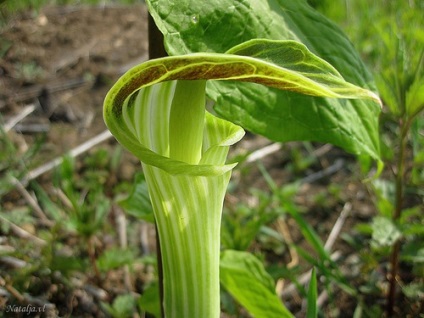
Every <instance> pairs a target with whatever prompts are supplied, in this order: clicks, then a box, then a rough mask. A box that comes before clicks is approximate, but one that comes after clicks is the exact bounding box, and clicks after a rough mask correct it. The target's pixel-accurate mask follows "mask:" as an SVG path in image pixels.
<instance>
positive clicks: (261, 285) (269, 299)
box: [219, 250, 293, 318]
mask: <svg viewBox="0 0 424 318" xmlns="http://www.w3.org/2000/svg"><path fill="white" fill-rule="evenodd" d="M219 268H220V281H221V284H222V285H223V286H224V287H225V289H227V290H228V291H229V292H230V293H231V295H233V297H234V298H235V299H237V301H238V302H239V303H240V304H242V305H243V306H244V307H245V308H246V309H247V310H248V311H249V313H251V314H252V315H253V317H268V318H273V317H275V318H285V317H287V318H291V317H293V315H292V314H290V312H289V311H288V310H287V309H286V307H284V305H283V303H282V302H281V300H280V299H279V298H278V296H277V294H276V292H275V287H274V282H273V280H272V278H271V276H270V275H269V274H268V273H267V272H266V270H265V269H264V267H263V265H262V263H261V262H260V261H259V260H258V259H257V258H256V257H255V256H253V255H252V254H250V253H247V252H241V251H233V250H226V251H224V252H222V253H221V262H220V264H219Z"/></svg>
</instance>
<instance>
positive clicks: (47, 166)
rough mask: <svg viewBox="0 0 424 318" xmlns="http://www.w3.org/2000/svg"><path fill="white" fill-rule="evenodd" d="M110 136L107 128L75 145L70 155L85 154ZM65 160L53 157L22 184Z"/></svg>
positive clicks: (27, 176)
mask: <svg viewBox="0 0 424 318" xmlns="http://www.w3.org/2000/svg"><path fill="white" fill-rule="evenodd" d="M110 137H112V134H111V133H110V131H109V130H105V131H104V132H102V133H100V134H98V135H97V136H95V137H93V138H91V139H89V140H87V141H86V142H84V143H83V144H81V145H79V146H78V147H75V148H74V149H72V150H71V151H70V152H69V155H70V156H71V157H77V156H79V155H81V154H83V153H84V152H86V151H88V150H90V149H91V148H93V147H94V146H96V145H98V144H100V143H102V142H104V141H106V140H108V139H109V138H110ZM62 161H63V157H58V158H56V159H53V160H51V161H49V162H47V163H45V164H43V165H42V166H40V167H38V168H36V169H34V170H31V171H30V172H29V173H28V174H27V175H26V176H25V177H24V178H23V179H22V180H21V184H22V185H23V186H24V187H25V186H27V185H28V183H29V182H30V181H31V180H34V179H36V178H38V177H39V176H41V175H42V174H44V173H46V172H48V171H50V170H52V169H54V168H56V167H57V166H58V165H60V164H61V163H62Z"/></svg>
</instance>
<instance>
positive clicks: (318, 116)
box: [147, 0, 379, 158]
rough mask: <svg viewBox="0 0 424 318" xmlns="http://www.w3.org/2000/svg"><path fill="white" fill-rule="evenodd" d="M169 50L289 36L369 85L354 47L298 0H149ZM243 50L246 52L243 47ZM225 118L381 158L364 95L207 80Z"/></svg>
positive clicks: (372, 107) (374, 112) (274, 135)
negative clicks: (342, 97) (333, 94)
mask: <svg viewBox="0 0 424 318" xmlns="http://www.w3.org/2000/svg"><path fill="white" fill-rule="evenodd" d="M147 3H148V6H149V11H150V13H151V14H152V16H153V18H154V19H155V22H156V24H157V25H158V27H159V29H160V30H161V31H162V33H163V34H164V36H165V45H166V48H167V51H168V53H169V54H170V55H180V54H187V53H193V52H226V51H228V50H229V49H230V48H232V47H234V46H236V45H238V44H240V43H243V42H245V41H248V40H251V39H255V38H267V39H274V40H284V39H293V40H296V41H300V42H302V43H304V44H305V45H306V46H307V47H308V48H309V49H310V50H311V51H312V52H313V53H315V54H316V55H318V56H320V57H321V58H323V59H325V60H326V61H328V62H330V63H331V64H332V65H333V66H334V67H335V68H336V69H337V70H338V71H339V72H340V73H341V74H342V75H343V77H344V78H345V79H346V80H347V81H349V82H351V83H354V84H356V85H359V86H362V87H365V88H368V89H371V90H374V84H373V80H372V77H371V75H370V74H369V72H368V71H367V70H366V68H365V66H364V65H363V63H362V62H361V60H360V58H359V56H358V54H357V53H356V51H355V49H354V47H353V45H352V44H351V43H350V42H349V40H348V39H347V38H346V37H345V36H344V34H343V33H342V32H341V31H340V30H339V28H338V27H337V26H336V25H335V24H333V23H332V22H330V21H329V20H327V19H326V18H325V17H323V16H322V15H320V14H319V13H317V12H316V11H314V10H313V9H312V8H311V7H309V6H308V4H307V3H306V1H303V0H298V1H293V0H234V1H228V0H208V1H199V0H185V1H182V0H148V1H147ZM241 54H243V53H241ZM208 94H209V96H210V97H211V98H212V99H213V100H214V101H215V102H216V104H215V110H216V111H217V112H218V113H219V114H220V115H221V116H222V117H224V118H225V119H227V120H230V121H232V122H235V123H237V124H239V125H241V126H242V127H244V128H246V129H248V130H250V131H253V132H255V133H258V134H262V135H264V136H267V137H268V138H270V139H273V140H276V141H291V140H312V141H320V142H329V143H332V144H335V145H338V146H340V147H343V148H344V149H345V150H347V151H350V152H353V153H367V154H369V155H371V156H373V157H374V158H378V157H379V141H378V140H379V139H378V114H379V106H378V105H377V104H375V103H373V102H370V101H365V100H335V99H328V98H319V97H314V98H311V97H309V96H304V95H300V94H298V93H293V92H287V91H280V90H277V89H275V88H269V87H264V86H260V85H255V84H252V83H235V82H225V83H224V82H215V81H211V82H209V83H208Z"/></svg>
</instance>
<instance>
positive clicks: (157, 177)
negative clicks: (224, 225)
mask: <svg viewBox="0 0 424 318" xmlns="http://www.w3.org/2000/svg"><path fill="white" fill-rule="evenodd" d="M143 170H144V172H145V175H146V181H147V183H148V185H149V193H150V196H151V201H152V205H153V209H154V212H155V218H156V221H157V225H158V230H159V238H160V242H161V249H162V260H163V279H164V303H163V307H164V312H165V317H166V318H172V317H175V318H180V317H202V318H217V317H219V314H220V293H219V255H220V239H219V238H220V223H221V214H222V205H223V200H224V196H225V191H226V188H227V185H228V182H229V178H230V174H231V172H227V173H225V174H223V175H220V176H213V177H203V176H197V177H194V176H184V175H182V176H172V175H169V174H168V173H166V172H164V171H163V170H160V169H158V168H155V167H152V166H147V165H143Z"/></svg>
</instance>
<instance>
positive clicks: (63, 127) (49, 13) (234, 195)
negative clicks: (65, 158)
mask: <svg viewBox="0 0 424 318" xmlns="http://www.w3.org/2000/svg"><path fill="white" fill-rule="evenodd" d="M146 29H147V15H146V10H145V7H144V6H140V5H138V6H136V5H133V6H131V7H124V6H110V5H109V6H104V7H99V6H97V7H84V6H66V7H46V8H44V9H42V10H41V11H40V12H38V13H34V12H27V13H23V14H20V15H19V16H16V17H12V18H11V19H10V20H9V21H8V23H7V24H6V25H5V26H4V27H3V28H2V29H1V31H0V47H1V49H0V54H1V55H0V111H1V114H2V117H3V119H4V120H7V118H10V117H11V116H13V115H16V114H18V113H20V112H21V111H22V109H23V107H24V106H28V105H35V108H36V110H35V112H34V113H33V114H32V115H31V116H29V117H27V118H26V119H25V120H23V121H21V122H20V126H19V127H20V131H11V132H10V136H11V138H13V139H14V140H16V142H17V143H20V144H23V145H25V144H31V143H32V142H33V141H34V140H35V139H36V136H37V135H39V134H42V133H45V134H46V136H47V137H46V141H45V143H44V144H43V146H42V148H41V151H40V153H39V154H38V155H37V157H36V159H35V160H32V161H31V164H32V165H33V166H30V167H28V168H34V167H36V166H38V165H40V164H42V163H44V162H46V161H48V160H51V159H53V158H55V157H57V156H60V155H62V154H64V153H65V152H67V151H69V150H70V149H72V148H73V147H75V146H77V145H80V144H81V143H83V142H84V141H86V140H87V139H89V138H91V137H93V136H95V135H97V134H99V133H101V132H102V131H104V130H105V129H106V127H105V125H104V123H103V119H102V103H103V99H104V96H105V94H106V92H107V91H108V89H109V88H110V86H111V85H112V84H113V83H114V81H115V80H116V79H117V78H118V76H119V75H121V74H122V73H123V72H125V71H126V70H127V69H129V68H130V66H132V65H135V64H137V63H139V62H141V61H143V60H146V59H147V32H146ZM40 131H41V132H40ZM107 144H109V145H113V144H114V142H113V141H112V140H109V142H108V143H107ZM267 144H269V141H267V140H265V139H263V138H258V137H252V136H247V137H246V138H245V140H244V141H242V142H241V143H240V144H239V145H238V146H237V147H236V152H237V151H238V152H245V151H246V150H248V151H253V150H255V149H259V148H261V147H263V146H265V145H267ZM293 153H300V155H301V158H300V159H304V158H306V157H307V156H311V154H310V153H309V154H308V153H307V151H305V149H304V148H303V147H302V145H301V144H292V145H286V146H283V149H282V151H281V150H280V151H277V152H276V153H274V154H273V155H270V156H267V157H266V158H264V159H262V163H263V164H264V166H265V167H266V168H267V171H268V172H269V173H270V174H271V175H272V177H273V178H274V180H276V182H277V184H278V185H282V184H285V183H288V182H291V181H294V180H296V179H299V178H304V177H305V176H306V175H315V176H317V179H316V180H312V181H311V180H305V183H304V184H303V185H302V187H301V189H300V192H299V193H298V194H297V195H296V196H295V197H294V198H293V199H294V201H295V202H296V203H297V204H298V205H299V206H302V209H303V212H305V215H307V216H308V220H309V222H310V224H311V225H312V226H313V227H314V228H315V229H316V231H317V232H318V233H319V234H320V235H321V236H322V238H323V240H324V241H325V240H326V238H327V236H328V234H329V233H330V231H331V229H332V228H333V226H334V224H335V222H336V221H337V219H338V218H339V215H340V212H341V211H342V210H343V208H344V206H345V202H349V203H350V204H351V206H350V207H349V210H350V212H349V216H348V218H347V221H346V222H345V224H344V226H343V229H342V233H343V232H344V233H350V232H351V230H352V228H353V227H354V225H355V224H357V223H358V222H360V221H367V220H369V219H370V218H371V216H372V215H374V213H375V208H374V207H373V205H372V203H371V201H370V197H369V193H368V192H367V188H366V187H365V186H364V185H363V184H361V182H360V181H359V179H358V176H355V175H354V171H355V169H358V167H357V166H355V161H354V160H353V158H352V157H351V156H348V155H346V154H345V153H343V152H342V151H340V150H338V149H335V148H333V147H328V146H318V147H317V148H316V150H315V153H314V154H313V155H312V156H313V157H314V158H315V159H314V160H313V162H312V163H311V164H309V165H308V166H307V168H306V169H303V168H301V167H296V164H295V163H293V156H294V155H293ZM338 160H339V161H338ZM340 163H341V164H340ZM137 167H138V164H137V160H136V159H134V158H133V157H132V156H129V155H127V156H126V160H125V161H124V162H123V163H122V164H121V167H120V170H119V173H118V178H119V179H121V180H131V178H132V175H133V173H134V171H135V170H136V169H137ZM326 169H330V170H331V169H334V171H333V172H331V171H330V172H329V173H327V174H326V173H324V174H323V175H319V173H322V172H323V171H327V170H326ZM40 180H43V182H45V183H49V182H50V181H49V180H50V179H49V176H48V175H47V176H44V175H43V176H42V177H41V179H40ZM233 183H234V184H235V185H236V186H237V190H236V191H234V192H230V193H229V195H228V198H227V199H228V200H227V205H235V204H237V203H240V202H247V203H248V204H251V205H252V206H255V205H257V204H258V202H257V200H258V199H257V198H256V199H255V198H254V197H252V196H251V195H250V193H249V192H248V191H249V189H250V188H252V187H254V188H258V189H266V188H267V186H266V183H265V181H264V179H263V178H262V176H261V173H260V172H259V170H258V168H257V167H256V165H254V164H253V165H252V164H251V165H250V166H249V165H245V166H244V168H243V167H242V168H241V169H240V170H238V171H237V172H235V174H234V178H233ZM332 184H333V185H334V184H335V185H337V186H336V187H333V188H332V190H329V188H331V185H332ZM332 191H333V192H332ZM13 198H15V196H12V197H9V198H3V199H2V204H4V205H5V206H6V204H12V205H13V202H12V201H13V200H12V199H13ZM255 200H256V201H255ZM286 226H287V227H289V228H295V227H296V226H295V223H294V221H293V220H291V219H290V218H288V219H287V220H286ZM275 228H278V225H275ZM338 236H340V235H338ZM290 239H291V240H292V241H293V242H294V243H296V244H299V245H300V246H303V247H305V248H307V244H305V243H304V242H303V239H302V235H301V234H300V233H299V231H297V230H292V229H291V230H290ZM255 248H258V249H260V246H259V245H254V246H253V247H252V249H255ZM333 251H338V253H339V254H338V255H339V256H338V257H339V259H341V260H342V262H341V263H342V264H343V265H341V266H342V270H343V271H344V272H349V273H350V274H352V275H354V274H353V271H358V270H359V269H358V267H357V265H356V264H355V262H356V261H357V260H358V256H357V255H356V254H354V253H353V252H354V250H353V249H352V248H351V247H349V246H348V244H346V243H344V241H343V240H342V239H340V237H338V238H337V240H336V242H335V245H334V247H333ZM263 253H264V254H265V255H266V257H267V258H268V260H269V261H270V262H274V263H276V264H287V263H289V262H291V261H293V259H292V256H293V255H291V254H290V253H288V252H287V250H286V252H285V253H283V254H279V253H275V252H274V251H272V250H264V251H263ZM302 267H304V266H301V268H302ZM120 274H121V273H120V272H116V273H112V274H111V277H110V279H111V282H112V283H111V284H109V287H114V288H116V286H111V285H113V284H115V283H116V284H118V285H119V284H122V282H121V280H120V278H119V275H120ZM382 275H384V273H382ZM358 276H360V275H358V274H357V277H356V278H355V279H354V280H355V281H356V282H357V283H358V284H359V283H363V282H361V279H360V277H358ZM286 284H287V283H286ZM103 287H104V286H103ZM55 288H56V289H57V288H65V287H58V286H55ZM77 289H78V288H77ZM139 289H140V290H136V292H141V289H142V288H139ZM78 290H79V294H78V293H75V292H74V299H73V303H72V304H69V303H66V302H69V301H70V300H69V299H68V298H67V297H66V296H63V293H66V291H63V290H62V291H61V290H56V293H55V292H50V294H51V295H52V296H51V299H50V301H52V302H53V301H56V303H55V305H56V306H57V308H59V309H61V310H63V314H64V315H66V309H69V308H71V309H72V311H71V312H73V313H72V316H74V317H97V316H98V317H102V316H104V312H103V311H101V310H100V309H99V307H98V306H97V305H98V301H96V300H95V299H94V300H93V296H90V297H91V298H90V299H89V300H84V299H85V298H84V297H86V296H87V292H86V291H83V289H78ZM334 293H335V294H334V295H332V296H331V297H336V298H337V299H338V300H335V299H331V301H332V303H333V304H336V306H335V307H334V308H333V307H331V308H328V309H325V310H326V311H325V312H326V313H327V315H328V317H351V316H352V314H353V312H352V310H353V309H354V308H355V305H356V304H355V303H354V301H353V300H352V298H351V297H348V296H347V295H346V294H345V293H343V292H342V291H341V290H340V289H338V288H336V289H335V292H334ZM84 295H85V296H84ZM293 295H294V296H293ZM298 300H299V297H298V296H297V295H296V293H292V294H291V295H290V297H289V300H288V302H289V305H290V307H291V308H292V309H293V310H300V303H299V302H298ZM369 301H370V300H369V299H367V300H365V302H369ZM377 301H378V302H381V301H382V299H379V300H377ZM61 302H62V303H61ZM93 303H96V304H97V305H96V306H95V309H93V308H92V307H93V306H94V305H93ZM324 303H327V302H324ZM87 306H88V307H89V308H90V313H84V308H87ZM331 312H333V314H331ZM67 314H68V315H69V312H68V313H67ZM298 316H299V317H301V316H302V311H300V312H299V314H298Z"/></svg>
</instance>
